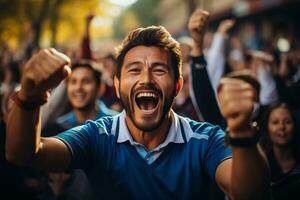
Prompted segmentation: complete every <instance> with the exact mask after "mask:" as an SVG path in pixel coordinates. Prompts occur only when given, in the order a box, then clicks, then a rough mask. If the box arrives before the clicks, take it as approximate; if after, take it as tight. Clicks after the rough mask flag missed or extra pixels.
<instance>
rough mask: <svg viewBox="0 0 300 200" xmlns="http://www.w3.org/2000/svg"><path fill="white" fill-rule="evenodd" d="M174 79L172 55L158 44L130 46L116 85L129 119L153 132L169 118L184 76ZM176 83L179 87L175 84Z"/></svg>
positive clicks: (143, 129)
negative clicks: (177, 79)
mask: <svg viewBox="0 0 300 200" xmlns="http://www.w3.org/2000/svg"><path fill="white" fill-rule="evenodd" d="M179 80H180V81H177V82H175V76H174V71H173V68H172V65H171V59H170V56H169V54H168V53H167V52H166V51H165V50H162V49H161V48H159V47H155V46H150V47H147V46H136V47H133V48H132V49H130V50H129V51H128V52H127V53H126V55H125V57H124V62H123V65H122V68H121V76H120V80H118V79H115V87H116V91H117V93H118V96H119V98H120V99H121V102H122V104H123V106H124V108H125V110H126V114H127V116H128V117H126V120H130V122H131V123H132V124H134V126H135V127H136V128H138V129H140V130H142V131H153V130H155V129H156V128H158V127H160V125H161V124H162V122H163V121H164V120H165V119H166V118H167V116H168V115H167V114H168V113H169V111H170V107H171V105H172V103H173V100H174V97H175V95H176V94H177V93H178V92H179V90H180V89H179V88H181V85H182V79H181V78H180V79H179ZM175 85H176V86H175Z"/></svg>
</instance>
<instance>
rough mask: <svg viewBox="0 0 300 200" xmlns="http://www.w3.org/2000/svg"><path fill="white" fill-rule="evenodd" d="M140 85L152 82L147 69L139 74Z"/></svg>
mask: <svg viewBox="0 0 300 200" xmlns="http://www.w3.org/2000/svg"><path fill="white" fill-rule="evenodd" d="M140 81H141V83H151V82H152V74H151V71H150V69H149V68H148V67H147V68H145V69H144V70H143V71H142V72H141V80H140Z"/></svg>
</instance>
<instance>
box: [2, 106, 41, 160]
mask: <svg viewBox="0 0 300 200" xmlns="http://www.w3.org/2000/svg"><path fill="white" fill-rule="evenodd" d="M40 132H41V131H40V114H39V108H37V109H33V110H24V109H22V108H20V107H18V106H17V105H15V104H14V105H13V107H12V109H11V111H10V113H9V115H8V121H7V130H6V146H5V148H6V149H5V150H6V159H7V160H8V161H10V162H13V163H15V164H21V165H30V164H32V160H33V158H34V155H35V154H36V153H37V152H38V150H39V148H40Z"/></svg>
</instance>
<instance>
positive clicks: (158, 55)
mask: <svg viewBox="0 0 300 200" xmlns="http://www.w3.org/2000/svg"><path fill="white" fill-rule="evenodd" d="M135 61H138V62H150V63H151V62H163V63H165V64H169V63H170V62H169V61H170V56H169V53H168V52H167V51H166V50H164V49H162V48H159V47H156V46H149V47H148V46H136V47H133V48H131V49H130V50H129V51H128V52H127V53H126V55H125V57H124V61H123V64H126V63H130V62H135Z"/></svg>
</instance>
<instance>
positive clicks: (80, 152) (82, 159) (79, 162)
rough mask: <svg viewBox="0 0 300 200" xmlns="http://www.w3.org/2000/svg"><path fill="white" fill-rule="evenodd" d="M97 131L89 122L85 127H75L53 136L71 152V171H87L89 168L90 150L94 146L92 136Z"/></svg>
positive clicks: (93, 124) (94, 125) (93, 123)
mask: <svg viewBox="0 0 300 200" xmlns="http://www.w3.org/2000/svg"><path fill="white" fill-rule="evenodd" d="M97 130H98V128H97V125H96V124H95V122H92V121H89V122H87V123H86V124H85V125H82V126H77V127H75V128H72V129H69V130H67V131H65V132H62V133H60V134H59V135H57V136H55V137H56V138H58V139H60V140H61V141H63V142H64V143H65V144H66V145H67V146H68V148H69V150H70V152H71V156H72V161H71V166H70V168H71V169H76V168H81V169H87V168H88V167H89V166H90V164H91V163H90V162H91V160H92V159H91V157H92V149H93V148H94V146H95V140H93V135H95V133H96V132H97Z"/></svg>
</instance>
